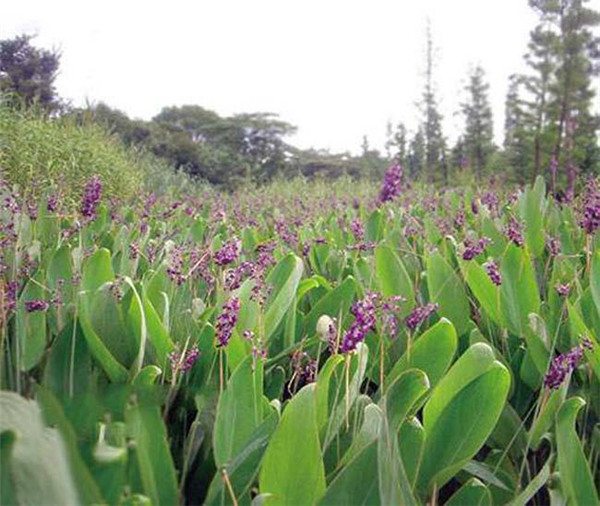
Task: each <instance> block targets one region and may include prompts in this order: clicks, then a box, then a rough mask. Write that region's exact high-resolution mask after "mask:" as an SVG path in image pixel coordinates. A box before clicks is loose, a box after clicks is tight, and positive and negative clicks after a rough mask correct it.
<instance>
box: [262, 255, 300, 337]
mask: <svg viewBox="0 0 600 506" xmlns="http://www.w3.org/2000/svg"><path fill="white" fill-rule="evenodd" d="M303 268H304V264H303V263H302V260H301V259H300V258H298V257H297V256H295V255H293V254H289V255H287V256H286V257H285V258H284V259H283V260H281V262H280V263H279V264H278V265H276V266H275V268H274V269H273V271H272V272H271V273H270V275H269V276H268V277H267V281H266V282H267V285H269V286H271V287H272V296H271V299H270V302H269V304H268V309H267V311H266V313H265V339H267V340H269V338H270V337H271V336H272V335H273V333H274V332H275V330H276V329H277V326H278V325H279V324H280V323H281V321H282V320H283V317H284V316H285V313H286V312H287V310H288V309H289V307H290V306H291V305H292V302H293V301H294V299H295V297H296V290H297V289H298V284H299V283H300V278H301V277H302V271H303Z"/></svg>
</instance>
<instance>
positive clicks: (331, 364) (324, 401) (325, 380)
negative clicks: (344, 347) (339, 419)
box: [316, 355, 344, 435]
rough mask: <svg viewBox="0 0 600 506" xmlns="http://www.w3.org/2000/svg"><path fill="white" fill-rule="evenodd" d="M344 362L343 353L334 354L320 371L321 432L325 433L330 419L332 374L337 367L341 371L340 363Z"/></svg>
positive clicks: (318, 397)
mask: <svg viewBox="0 0 600 506" xmlns="http://www.w3.org/2000/svg"><path fill="white" fill-rule="evenodd" d="M343 363H344V357H343V356H342V355H332V356H331V357H329V358H328V359H327V362H325V365H324V366H323V367H322V368H321V370H320V371H319V375H318V377H317V391H316V396H317V425H318V427H319V432H320V433H321V435H324V433H325V431H326V430H327V421H328V419H329V390H330V388H329V387H330V384H331V381H330V380H331V375H332V374H334V372H335V371H336V369H337V370H338V371H339V369H340V367H339V366H340V365H342V364H343Z"/></svg>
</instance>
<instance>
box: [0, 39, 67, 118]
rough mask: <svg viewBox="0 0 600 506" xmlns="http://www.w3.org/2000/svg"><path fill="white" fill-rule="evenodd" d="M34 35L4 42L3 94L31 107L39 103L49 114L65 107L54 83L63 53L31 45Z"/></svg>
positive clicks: (0, 61) (0, 53)
mask: <svg viewBox="0 0 600 506" xmlns="http://www.w3.org/2000/svg"><path fill="white" fill-rule="evenodd" d="M32 38H33V37H32V36H31V35H20V36H18V37H15V38H14V39H5V40H2V41H0V92H3V93H7V94H9V95H13V96H14V97H15V98H16V99H18V100H21V101H23V103H24V104H25V105H26V106H27V107H31V106H32V105H34V104H38V105H40V106H41V107H43V108H44V110H46V111H48V112H54V111H56V110H58V109H59V108H60V107H61V101H60V99H59V98H58V96H57V94H56V89H55V87H54V80H55V79H56V76H57V74H58V68H59V64H60V54H59V53H58V52H57V51H49V50H45V49H38V48H36V47H34V46H32V45H31V39H32Z"/></svg>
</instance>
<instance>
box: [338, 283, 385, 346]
mask: <svg viewBox="0 0 600 506" xmlns="http://www.w3.org/2000/svg"><path fill="white" fill-rule="evenodd" d="M378 298H379V296H378V295H377V294H376V293H373V292H367V294H366V295H365V298H364V299H362V300H359V301H357V302H355V303H354V304H353V305H352V307H351V308H350V312H351V313H352V314H353V315H354V321H353V322H352V325H351V326H350V328H349V329H348V330H347V331H346V332H345V334H344V337H343V339H342V344H341V346H340V349H341V351H342V353H349V352H350V351H352V350H354V349H356V345H357V344H358V343H359V342H361V341H363V340H364V338H365V337H366V336H367V334H368V333H369V332H371V331H373V330H375V325H376V324H377V314H376V309H377V308H376V302H377V299H378Z"/></svg>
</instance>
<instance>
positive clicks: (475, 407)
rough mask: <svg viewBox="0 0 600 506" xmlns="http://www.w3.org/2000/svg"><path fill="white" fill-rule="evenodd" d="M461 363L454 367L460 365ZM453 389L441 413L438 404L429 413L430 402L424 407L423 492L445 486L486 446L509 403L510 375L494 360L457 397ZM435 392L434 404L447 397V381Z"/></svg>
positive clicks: (419, 481)
mask: <svg viewBox="0 0 600 506" xmlns="http://www.w3.org/2000/svg"><path fill="white" fill-rule="evenodd" d="M475 346H476V345H475ZM490 352H491V350H490ZM482 358H484V359H485V357H482ZM460 362H461V361H460V360H459V361H458V362H457V363H456V364H455V366H459V364H460ZM464 364H465V363H463V367H465V365H464ZM448 376H450V373H449V374H448ZM452 387H454V385H453V384H452V383H449V384H448V388H449V391H448V395H450V396H451V398H450V399H449V400H448V402H447V403H446V404H445V405H443V407H442V411H439V412H437V410H438V409H439V408H440V407H441V406H442V405H441V404H440V403H439V401H436V404H435V405H434V408H433V409H430V410H429V412H428V411H427V408H428V406H429V403H428V404H427V405H426V406H425V413H424V426H425V434H426V436H425V446H424V449H423V462H422V465H421V468H420V472H419V478H418V487H419V489H420V490H423V491H425V490H431V488H432V487H433V486H437V487H441V486H443V485H444V483H446V481H448V480H449V479H450V478H451V477H452V476H453V475H454V474H455V473H456V472H457V471H458V470H459V469H460V468H462V467H463V466H464V464H465V463H466V462H467V461H468V460H469V459H470V458H471V457H473V455H475V453H476V452H477V451H478V450H479V449H480V448H481V446H482V445H483V444H484V443H485V441H486V440H487V438H488V437H489V435H490V434H491V432H492V430H493V429H494V427H495V425H496V423H497V422H498V419H499V417H500V413H501V412H502V409H503V407H504V403H505V402H506V397H507V395H508V390H509V387H510V374H509V373H508V371H507V370H506V368H505V367H504V366H503V365H502V364H501V363H500V362H497V361H495V362H493V363H492V365H491V366H488V367H487V368H486V372H484V373H483V374H480V375H478V376H476V377H475V379H472V380H471V381H470V382H469V383H468V384H467V385H466V386H464V388H462V389H460V390H459V391H458V392H457V393H456V394H455V395H452V393H451V392H452V390H454V389H453V388H452ZM438 389H439V390H438ZM436 390H438V391H437V392H434V394H433V396H432V398H431V401H433V400H434V398H435V397H437V396H440V395H444V396H445V395H446V391H445V389H444V381H442V382H440V383H439V384H438V386H437V388H436ZM436 394H437V396H436ZM431 401H430V402H431Z"/></svg>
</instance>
